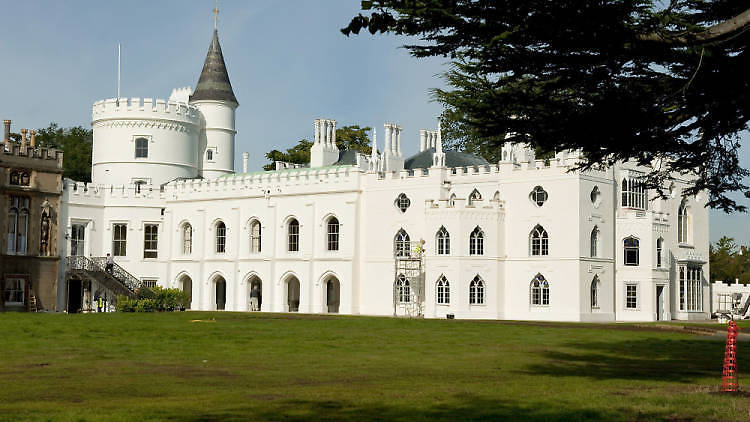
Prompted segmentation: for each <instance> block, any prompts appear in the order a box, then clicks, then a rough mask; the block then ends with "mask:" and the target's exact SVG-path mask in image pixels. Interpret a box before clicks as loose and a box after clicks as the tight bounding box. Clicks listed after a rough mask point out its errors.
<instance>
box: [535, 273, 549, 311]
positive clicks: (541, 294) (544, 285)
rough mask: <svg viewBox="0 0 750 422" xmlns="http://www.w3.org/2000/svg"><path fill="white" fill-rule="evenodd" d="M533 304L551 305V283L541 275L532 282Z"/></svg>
mask: <svg viewBox="0 0 750 422" xmlns="http://www.w3.org/2000/svg"><path fill="white" fill-rule="evenodd" d="M531 304H532V305H537V306H547V305H549V283H548V282H547V280H546V279H545V278H544V276H543V275H541V274H537V275H536V277H534V279H533V280H531Z"/></svg>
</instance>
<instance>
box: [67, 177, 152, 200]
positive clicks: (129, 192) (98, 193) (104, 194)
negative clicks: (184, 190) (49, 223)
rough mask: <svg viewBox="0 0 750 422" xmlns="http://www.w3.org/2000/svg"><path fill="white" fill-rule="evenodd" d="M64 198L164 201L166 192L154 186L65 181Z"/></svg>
mask: <svg viewBox="0 0 750 422" xmlns="http://www.w3.org/2000/svg"><path fill="white" fill-rule="evenodd" d="M62 188H63V197H64V198H66V199H68V200H70V198H86V199H93V200H96V199H101V200H104V199H131V198H140V199H147V200H148V199H152V200H163V199H164V198H165V195H164V192H163V191H162V189H161V188H160V187H159V186H152V185H136V184H130V185H97V184H94V183H86V182H77V181H75V180H71V179H63V183H62Z"/></svg>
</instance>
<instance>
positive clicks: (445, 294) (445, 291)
mask: <svg viewBox="0 0 750 422" xmlns="http://www.w3.org/2000/svg"><path fill="white" fill-rule="evenodd" d="M436 290H437V303H438V305H448V304H450V303H451V287H450V283H448V279H447V278H445V276H444V275H441V276H440V278H439V279H438V281H437V289H436Z"/></svg>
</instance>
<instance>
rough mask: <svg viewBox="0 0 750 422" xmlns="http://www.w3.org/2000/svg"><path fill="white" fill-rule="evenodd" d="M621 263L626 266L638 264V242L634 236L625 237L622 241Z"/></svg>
mask: <svg viewBox="0 0 750 422" xmlns="http://www.w3.org/2000/svg"><path fill="white" fill-rule="evenodd" d="M622 249H623V253H624V256H623V263H624V264H625V265H628V266H638V265H639V255H640V251H639V242H638V239H636V238H635V237H632V236H631V237H626V238H625V239H623V241H622Z"/></svg>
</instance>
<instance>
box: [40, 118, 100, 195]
mask: <svg viewBox="0 0 750 422" xmlns="http://www.w3.org/2000/svg"><path fill="white" fill-rule="evenodd" d="M92 142H93V133H92V131H91V129H86V128H84V127H82V126H74V127H69V128H61V127H59V126H58V125H57V123H50V124H49V126H47V127H46V128H43V129H38V130H37V134H36V143H37V145H38V146H40V147H42V148H57V149H60V150H62V151H63V177H67V178H70V179H73V180H76V181H79V182H90V181H91V148H92V145H93V143H92Z"/></svg>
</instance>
